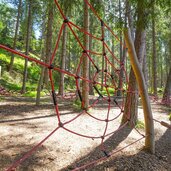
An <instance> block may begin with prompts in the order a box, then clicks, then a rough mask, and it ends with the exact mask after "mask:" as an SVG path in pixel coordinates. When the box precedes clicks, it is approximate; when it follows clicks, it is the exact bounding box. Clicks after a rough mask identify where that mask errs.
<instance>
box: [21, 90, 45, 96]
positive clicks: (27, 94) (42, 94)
mask: <svg viewBox="0 0 171 171" xmlns="http://www.w3.org/2000/svg"><path fill="white" fill-rule="evenodd" d="M36 94H37V91H27V92H26V93H25V94H23V96H25V97H36ZM40 95H41V96H45V95H46V93H45V92H43V91H42V92H41V93H40Z"/></svg>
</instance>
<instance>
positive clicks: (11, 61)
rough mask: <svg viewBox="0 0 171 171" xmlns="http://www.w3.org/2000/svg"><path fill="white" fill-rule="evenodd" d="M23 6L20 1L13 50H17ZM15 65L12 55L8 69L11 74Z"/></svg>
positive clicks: (20, 0)
mask: <svg viewBox="0 0 171 171" xmlns="http://www.w3.org/2000/svg"><path fill="white" fill-rule="evenodd" d="M21 5H22V0H19V4H18V13H17V22H16V27H15V34H14V42H13V49H15V48H16V44H17V35H18V28H19V23H20V16H21V9H22V8H21V7H22V6H21ZM13 64H14V54H12V55H11V60H10V64H9V68H8V71H9V72H11V71H12V67H13Z"/></svg>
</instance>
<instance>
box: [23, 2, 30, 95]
mask: <svg viewBox="0 0 171 171" xmlns="http://www.w3.org/2000/svg"><path fill="white" fill-rule="evenodd" d="M31 26H32V0H30V1H29V10H28V21H27V36H26V52H25V54H26V55H28V54H29V47H30V36H31ZM27 67H28V59H25V64H24V73H23V85H22V89H21V93H22V94H24V93H25V92H26V81H27Z"/></svg>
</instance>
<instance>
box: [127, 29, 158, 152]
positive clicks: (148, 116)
mask: <svg viewBox="0 0 171 171" xmlns="http://www.w3.org/2000/svg"><path fill="white" fill-rule="evenodd" d="M124 35H125V40H126V44H127V47H128V53H129V56H130V62H131V66H132V69H133V72H134V74H135V78H136V80H137V83H138V86H139V90H140V96H141V100H142V106H143V111H144V121H145V133H146V138H145V148H146V150H148V151H150V152H151V153H155V141H154V123H153V116H152V111H151V106H150V100H149V97H148V91H147V88H146V84H145V79H144V76H143V73H142V69H141V66H140V64H139V61H138V58H137V53H136V51H135V47H134V44H133V41H132V38H131V33H130V31H127V30H126V31H125V32H124Z"/></svg>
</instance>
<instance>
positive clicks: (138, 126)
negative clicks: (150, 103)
mask: <svg viewBox="0 0 171 171" xmlns="http://www.w3.org/2000/svg"><path fill="white" fill-rule="evenodd" d="M135 127H136V128H138V129H144V128H145V124H144V122H143V121H140V120H138V121H137V122H136V126H135Z"/></svg>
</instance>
